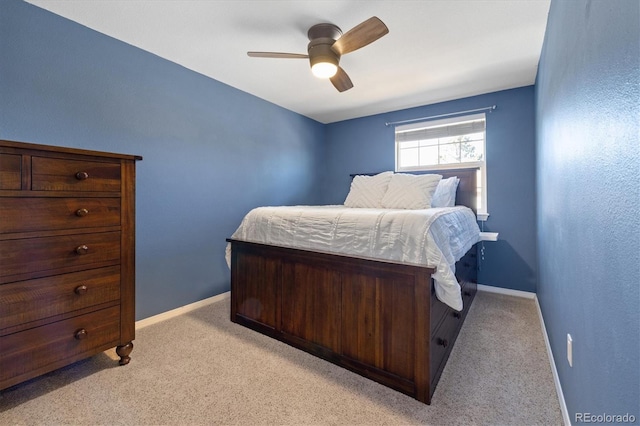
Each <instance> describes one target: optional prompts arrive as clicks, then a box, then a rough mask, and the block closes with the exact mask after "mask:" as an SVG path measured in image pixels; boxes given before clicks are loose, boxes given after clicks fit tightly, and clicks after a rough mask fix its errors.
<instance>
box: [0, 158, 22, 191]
mask: <svg viewBox="0 0 640 426" xmlns="http://www.w3.org/2000/svg"><path fill="white" fill-rule="evenodd" d="M21 171H22V156H20V155H15V154H0V189H21V188H22V177H21Z"/></svg>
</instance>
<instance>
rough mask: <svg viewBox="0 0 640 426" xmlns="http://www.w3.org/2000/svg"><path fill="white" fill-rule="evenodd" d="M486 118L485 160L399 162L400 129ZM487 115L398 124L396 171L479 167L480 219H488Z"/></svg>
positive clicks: (396, 130)
mask: <svg viewBox="0 0 640 426" xmlns="http://www.w3.org/2000/svg"><path fill="white" fill-rule="evenodd" d="M480 119H482V120H484V122H485V130H484V160H483V161H473V162H461V163H450V164H431V165H420V166H412V167H401V166H400V165H399V164H398V162H399V161H400V144H401V142H400V141H398V140H397V138H395V134H397V132H398V131H406V130H411V129H419V128H425V127H427V128H428V127H439V126H444V125H447V124H454V123H460V122H465V121H471V120H480ZM486 125H487V117H486V114H485V113H481V114H472V115H463V116H457V117H451V118H445V119H440V120H425V121H420V122H414V123H411V124H404V125H399V126H396V128H395V131H394V139H395V171H396V172H399V173H402V172H417V171H427V170H428V171H437V170H451V169H476V168H477V169H478V179H479V180H478V185H479V187H478V191H479V197H480V208H478V211H477V214H478V220H486V219H487V217H488V216H489V213H488V205H487V192H488V191H487V130H486Z"/></svg>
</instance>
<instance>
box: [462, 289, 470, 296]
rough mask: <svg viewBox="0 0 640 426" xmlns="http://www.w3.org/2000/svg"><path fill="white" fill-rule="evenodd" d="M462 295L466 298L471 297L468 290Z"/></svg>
mask: <svg viewBox="0 0 640 426" xmlns="http://www.w3.org/2000/svg"><path fill="white" fill-rule="evenodd" d="M463 294H464V295H465V296H467V297H469V296H471V292H470V291H469V290H465V291H464V293H463Z"/></svg>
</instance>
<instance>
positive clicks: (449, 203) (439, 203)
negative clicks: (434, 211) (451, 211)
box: [431, 176, 460, 207]
mask: <svg viewBox="0 0 640 426" xmlns="http://www.w3.org/2000/svg"><path fill="white" fill-rule="evenodd" d="M459 182H460V179H458V178H457V177H455V176H453V177H450V178H447V179H442V180H441V181H440V183H438V187H437V188H436V192H434V193H433V198H432V199H431V207H453V206H455V205H456V191H457V190H458V183H459Z"/></svg>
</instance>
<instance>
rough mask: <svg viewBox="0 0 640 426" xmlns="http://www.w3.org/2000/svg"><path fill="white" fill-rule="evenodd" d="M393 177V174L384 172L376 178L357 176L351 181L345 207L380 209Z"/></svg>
mask: <svg viewBox="0 0 640 426" xmlns="http://www.w3.org/2000/svg"><path fill="white" fill-rule="evenodd" d="M391 176H393V172H382V173H378V174H377V175H374V176H361V175H358V176H355V177H354V178H353V180H352V181H351V189H349V194H347V198H346V199H345V200H344V205H345V206H347V207H362V208H372V209H379V208H380V207H381V204H380V202H381V201H382V197H384V194H385V192H387V186H388V185H389V180H391Z"/></svg>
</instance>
